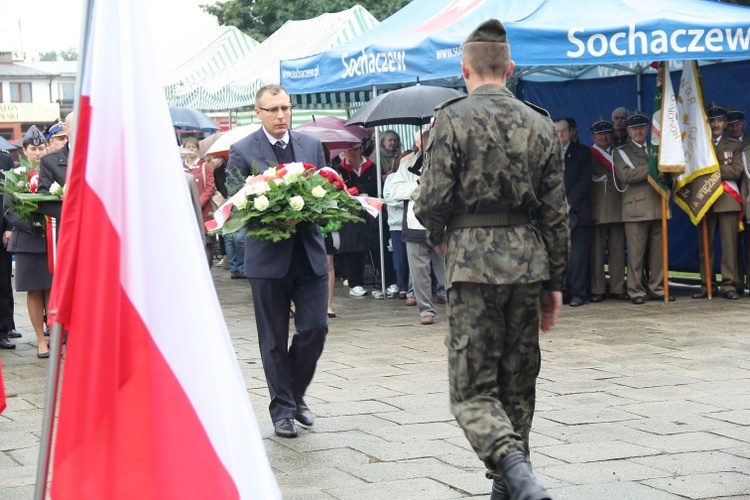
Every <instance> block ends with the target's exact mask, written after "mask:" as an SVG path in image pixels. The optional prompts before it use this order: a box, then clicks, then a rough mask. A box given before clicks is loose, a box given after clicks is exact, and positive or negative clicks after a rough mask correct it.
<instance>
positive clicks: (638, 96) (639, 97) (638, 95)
mask: <svg viewBox="0 0 750 500" xmlns="http://www.w3.org/2000/svg"><path fill="white" fill-rule="evenodd" d="M641 74H642V72H641V71H639V72H638V73H636V74H635V82H636V83H635V85H636V86H635V90H636V99H637V106H638V107H637V109H638V110H642V109H643V88H642V87H641Z"/></svg>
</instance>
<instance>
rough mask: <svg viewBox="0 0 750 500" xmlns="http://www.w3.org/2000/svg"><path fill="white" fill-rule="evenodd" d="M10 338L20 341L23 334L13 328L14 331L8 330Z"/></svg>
mask: <svg viewBox="0 0 750 500" xmlns="http://www.w3.org/2000/svg"><path fill="white" fill-rule="evenodd" d="M8 338H9V339H20V338H21V332H19V331H18V330H16V329H15V328H12V329H10V330H8Z"/></svg>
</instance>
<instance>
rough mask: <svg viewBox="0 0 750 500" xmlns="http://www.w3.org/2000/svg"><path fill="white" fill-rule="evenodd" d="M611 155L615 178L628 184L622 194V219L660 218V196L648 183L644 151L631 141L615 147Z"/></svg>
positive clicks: (635, 220) (638, 220)
mask: <svg viewBox="0 0 750 500" xmlns="http://www.w3.org/2000/svg"><path fill="white" fill-rule="evenodd" d="M623 154H625V155H626V156H627V157H628V158H629V159H630V163H632V164H633V167H635V168H631V167H630V166H629V165H628V164H627V162H626V161H625V160H624V159H623V157H622V155H623ZM612 157H613V159H614V162H615V172H616V173H617V178H618V179H621V180H622V181H623V182H624V183H626V184H627V185H628V186H627V189H626V190H625V192H624V193H623V194H622V221H623V222H640V221H649V220H659V219H661V196H659V193H657V192H656V190H655V189H654V188H653V187H651V184H649V183H648V155H647V154H646V152H645V151H644V150H643V149H642V148H641V147H640V146H638V145H637V144H635V143H633V142H632V141H631V142H628V143H626V144H625V145H624V146H620V147H619V148H617V149H616V150H615V151H614V154H612Z"/></svg>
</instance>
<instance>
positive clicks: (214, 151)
mask: <svg viewBox="0 0 750 500" xmlns="http://www.w3.org/2000/svg"><path fill="white" fill-rule="evenodd" d="M260 127H261V125H260V124H259V123H251V124H250V125H243V126H242V127H237V128H233V129H231V130H228V131H226V132H224V133H223V134H221V136H220V137H219V138H218V139H216V141H214V143H213V144H211V146H210V147H209V148H208V150H207V151H206V154H208V155H220V156H227V155H228V154H229V148H230V147H231V146H232V144H234V143H235V142H237V141H239V140H241V139H244V138H245V137H247V136H248V135H250V134H252V133H253V132H255V131H256V130H258V129H259V128H260Z"/></svg>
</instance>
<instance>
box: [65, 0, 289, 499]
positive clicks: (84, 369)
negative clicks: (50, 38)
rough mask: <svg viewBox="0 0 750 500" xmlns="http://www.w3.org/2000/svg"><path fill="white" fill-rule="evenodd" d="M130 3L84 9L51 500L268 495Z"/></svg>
mask: <svg viewBox="0 0 750 500" xmlns="http://www.w3.org/2000/svg"><path fill="white" fill-rule="evenodd" d="M145 11H146V8H145V6H144V5H143V2H142V1H141V0H119V1H111V0H93V1H92V2H91V18H90V22H89V25H90V32H88V33H87V35H86V42H85V45H84V50H83V66H82V74H81V75H80V77H81V78H82V80H83V83H82V95H81V97H80V105H79V112H78V114H77V115H76V127H75V136H74V137H75V139H74V148H73V153H72V160H71V163H70V165H71V166H70V168H69V170H68V180H67V185H66V189H65V192H66V195H65V202H64V206H63V212H62V217H61V224H60V228H61V231H60V235H59V243H58V258H57V266H56V269H55V276H54V283H53V288H52V303H51V307H50V311H52V312H53V313H55V314H54V320H55V321H56V322H59V323H61V324H62V325H63V327H64V329H65V330H67V331H68V340H67V345H66V353H65V369H64V371H63V374H64V376H63V381H62V392H61V395H60V409H59V417H58V426H57V435H56V439H55V449H54V467H53V473H52V474H53V475H52V485H51V495H52V498H53V499H63V500H67V499H108V500H113V499H115V500H117V499H134V498H138V499H178V498H183V499H189V498H196V499H198V498H201V499H204V498H207V499H240V498H262V499H280V498H281V494H280V492H279V489H278V486H277V484H276V481H275V478H274V477H273V474H272V472H271V468H270V466H269V463H268V459H267V457H266V454H265V449H264V446H263V442H262V439H261V436H260V432H259V428H258V424H257V422H256V420H255V416H254V414H253V411H252V407H251V405H250V400H249V397H248V393H247V390H246V387H245V384H244V382H243V378H242V374H241V372H240V369H239V365H238V363H237V359H236V356H235V353H234V349H233V346H232V343H231V340H230V338H229V334H228V331H227V327H226V323H225V321H224V318H223V316H222V312H221V309H220V306H219V302H218V299H217V297H216V292H215V290H214V287H213V283H212V280H211V275H210V272H209V269H208V267H207V265H206V256H205V253H204V249H203V245H202V242H201V235H200V233H199V230H198V227H197V225H196V224H195V214H194V212H193V208H192V205H191V201H190V195H189V193H188V189H187V185H186V183H185V178H184V174H183V173H182V169H181V164H180V158H179V156H178V151H177V148H176V146H175V139H174V133H173V130H172V126H171V122H170V118H169V113H168V110H167V103H166V100H165V97H164V94H163V93H162V89H161V86H160V85H159V81H158V71H157V69H156V67H155V65H154V60H153V56H152V54H153V52H154V51H153V47H152V46H151V44H150V36H149V31H148V29H146V28H145V27H144V25H143V13H144V12H145Z"/></svg>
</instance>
